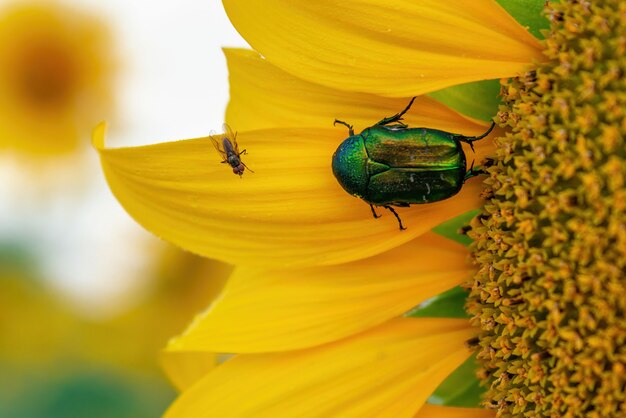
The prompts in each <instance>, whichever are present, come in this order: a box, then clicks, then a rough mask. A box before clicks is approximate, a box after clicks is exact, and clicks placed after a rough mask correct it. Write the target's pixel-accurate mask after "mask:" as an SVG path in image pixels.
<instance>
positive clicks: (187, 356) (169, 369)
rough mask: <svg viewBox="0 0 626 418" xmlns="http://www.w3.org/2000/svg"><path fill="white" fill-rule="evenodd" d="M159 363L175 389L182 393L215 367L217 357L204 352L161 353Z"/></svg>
mask: <svg viewBox="0 0 626 418" xmlns="http://www.w3.org/2000/svg"><path fill="white" fill-rule="evenodd" d="M160 363H161V367H163V370H164V371H165V374H166V375H167V377H168V378H169V379H170V381H171V382H172V383H173V384H174V386H175V387H176V389H178V390H179V391H181V392H182V391H184V390H185V389H187V388H189V387H190V386H192V385H193V384H194V383H196V382H197V381H198V380H200V378H202V377H204V375H206V374H207V373H208V372H209V370H211V369H212V368H213V367H215V366H216V365H217V355H216V354H215V353H210V352H206V351H203V352H202V351H162V352H161V355H160Z"/></svg>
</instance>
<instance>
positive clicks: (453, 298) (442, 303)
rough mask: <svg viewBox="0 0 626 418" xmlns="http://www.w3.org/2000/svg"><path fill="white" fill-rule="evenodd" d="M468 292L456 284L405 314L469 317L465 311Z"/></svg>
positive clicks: (418, 316)
mask: <svg viewBox="0 0 626 418" xmlns="http://www.w3.org/2000/svg"><path fill="white" fill-rule="evenodd" d="M467 296H468V293H467V291H465V290H464V289H463V288H462V287H460V286H456V287H453V288H452V289H450V290H447V291H445V292H443V293H441V294H439V295H437V296H435V297H432V298H430V299H428V300H427V301H425V302H422V303H420V304H419V305H418V306H417V307H416V308H415V309H413V310H411V311H410V312H407V313H406V314H405V316H407V317H411V318H468V315H467V313H466V312H465V300H466V299H467Z"/></svg>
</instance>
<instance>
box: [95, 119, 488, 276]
mask: <svg viewBox="0 0 626 418" xmlns="http://www.w3.org/2000/svg"><path fill="white" fill-rule="evenodd" d="M104 133H105V126H104V125H100V126H98V127H97V128H96V130H95V131H94V145H95V146H96V148H97V149H98V151H99V152H100V156H101V162H102V167H103V170H104V173H105V175H106V178H107V180H108V182H109V186H110V188H111V190H112V191H113V193H114V194H115V196H116V197H117V199H118V200H119V201H120V203H121V204H122V205H123V206H124V207H125V209H126V210H127V211H128V213H129V214H130V215H132V216H133V217H134V218H135V219H136V220H137V221H138V222H139V223H140V224H142V225H143V226H144V227H145V228H146V229H148V230H149V231H152V232H153V233H154V234H156V235H157V236H159V237H162V238H164V239H166V240H168V241H170V242H172V243H174V244H176V245H178V246H180V247H183V248H185V249H187V250H189V251H191V252H194V253H197V254H200V255H203V256H207V257H211V258H216V259H219V260H222V261H226V262H229V263H231V264H238V265H242V264H243V265H251V264H254V265H258V266H268V265H283V266H284V265H313V264H322V265H328V264H336V263H341V262H347V261H352V260H357V259H360V258H365V257H368V256H372V255H375V254H379V253H381V252H384V251H387V250H389V249H391V248H394V247H397V246H399V245H401V244H403V243H405V242H408V241H410V240H411V239H413V238H415V237H416V236H419V235H421V234H423V233H424V232H426V231H429V230H430V229H431V228H433V227H434V226H436V225H438V224H439V223H441V222H443V221H445V220H447V219H450V218H452V217H454V216H457V215H459V214H461V213H465V212H467V211H468V210H470V209H474V208H477V207H479V205H480V199H479V196H478V195H479V193H480V189H481V181H480V179H472V180H470V181H469V182H468V183H467V184H466V185H465V186H464V187H463V189H462V190H461V192H460V193H459V194H458V195H457V196H455V197H453V198H452V199H448V200H445V201H442V202H438V203H432V204H426V205H414V206H412V207H411V208H407V209H403V208H400V209H398V213H399V214H400V216H401V217H402V219H403V221H404V224H405V225H406V226H407V227H408V230H406V231H399V230H398V224H397V222H396V219H395V218H394V217H393V216H392V215H391V214H389V213H388V212H386V211H385V212H384V213H383V214H382V215H383V216H382V218H381V219H373V218H372V215H371V212H370V210H369V208H368V206H367V204H365V203H364V202H362V201H361V200H360V199H357V198H355V197H353V196H350V195H349V194H348V193H346V192H345V191H344V190H343V189H342V188H341V187H340V186H339V184H338V183H337V181H336V179H335V178H334V176H333V174H332V170H331V167H330V163H331V156H332V154H333V152H334V150H335V148H336V147H337V145H338V144H339V143H340V142H341V141H342V140H343V139H344V136H345V133H342V132H338V131H337V130H334V129H268V130H259V131H248V132H239V136H238V141H239V144H240V146H241V147H242V148H246V149H247V150H248V155H245V156H244V162H245V163H246V164H247V165H248V166H249V167H250V168H252V169H253V170H254V171H255V173H254V174H252V173H249V172H246V173H245V174H244V176H243V178H239V177H238V176H236V175H234V174H233V172H232V170H231V169H230V167H228V166H227V165H226V164H220V161H221V157H220V156H219V155H218V154H217V153H216V151H215V150H214V149H213V146H212V144H211V142H210V140H209V138H208V137H207V138H198V139H190V140H184V141H176V142H166V143H161V144H156V145H149V146H143V147H129V148H115V149H110V148H105V147H104Z"/></svg>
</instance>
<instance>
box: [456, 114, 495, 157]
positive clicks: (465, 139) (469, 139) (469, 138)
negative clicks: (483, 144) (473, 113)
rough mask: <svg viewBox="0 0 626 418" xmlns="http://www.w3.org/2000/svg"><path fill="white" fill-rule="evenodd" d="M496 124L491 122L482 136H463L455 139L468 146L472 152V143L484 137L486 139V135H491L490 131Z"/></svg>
mask: <svg viewBox="0 0 626 418" xmlns="http://www.w3.org/2000/svg"><path fill="white" fill-rule="evenodd" d="M495 126H496V123H495V122H494V121H491V126H490V127H489V129H487V132H485V133H484V134H482V135H478V136H464V135H457V136H456V139H458V140H459V141H460V142H465V143H466V144H469V146H470V148H471V149H472V151H474V144H473V142H474V141H478V140H481V139H483V138H484V137H486V136H487V135H489V134H490V133H491V131H493V128H495Z"/></svg>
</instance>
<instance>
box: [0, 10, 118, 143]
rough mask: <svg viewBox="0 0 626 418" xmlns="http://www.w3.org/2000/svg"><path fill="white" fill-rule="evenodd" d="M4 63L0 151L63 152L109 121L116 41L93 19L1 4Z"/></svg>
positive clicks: (0, 77)
mask: <svg viewBox="0 0 626 418" xmlns="http://www.w3.org/2000/svg"><path fill="white" fill-rule="evenodd" d="M0 62H1V63H2V65H1V66H0V148H5V149H6V148H8V149H12V150H16V151H18V152H22V153H27V154H31V155H33V154H34V155H48V154H57V153H65V152H68V151H71V150H74V149H76V148H77V147H78V146H79V145H82V144H83V142H82V139H83V138H85V137H86V136H87V135H88V132H89V127H92V126H93V125H94V124H95V123H97V121H98V120H101V119H102V118H103V117H107V116H111V110H112V105H113V100H112V93H113V92H112V83H113V73H114V67H115V63H114V62H113V52H112V45H111V39H110V36H109V33H108V32H107V29H106V27H105V26H104V25H103V23H102V22H101V21H100V20H99V19H97V18H96V17H94V16H91V15H89V14H86V13H84V12H82V11H80V10H76V9H74V8H72V7H69V6H66V5H62V4H61V3H57V2H55V1H45V2H37V1H35V2H30V1H25V2H15V3H8V4H4V5H3V6H2V7H1V9H0Z"/></svg>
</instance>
